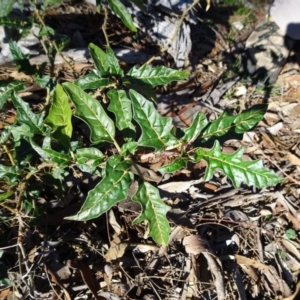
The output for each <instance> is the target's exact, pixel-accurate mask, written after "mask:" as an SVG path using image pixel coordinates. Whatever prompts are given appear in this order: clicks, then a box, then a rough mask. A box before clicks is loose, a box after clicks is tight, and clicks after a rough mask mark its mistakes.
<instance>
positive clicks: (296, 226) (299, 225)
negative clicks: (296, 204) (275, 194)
mask: <svg viewBox="0 0 300 300" xmlns="http://www.w3.org/2000/svg"><path fill="white" fill-rule="evenodd" d="M285 216H286V218H287V219H288V220H289V221H290V222H292V224H293V228H294V229H295V230H296V231H298V230H299V229H300V222H299V219H298V218H295V217H294V216H293V215H292V214H291V213H289V212H287V213H286V214H285Z"/></svg>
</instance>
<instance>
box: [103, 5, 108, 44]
mask: <svg viewBox="0 0 300 300" xmlns="http://www.w3.org/2000/svg"><path fill="white" fill-rule="evenodd" d="M102 9H103V11H104V20H103V25H102V32H103V34H104V38H105V41H106V46H107V47H109V39H108V36H107V33H106V25H107V18H108V15H107V9H106V7H104V6H102Z"/></svg>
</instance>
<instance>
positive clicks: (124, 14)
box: [108, 0, 136, 32]
mask: <svg viewBox="0 0 300 300" xmlns="http://www.w3.org/2000/svg"><path fill="white" fill-rule="evenodd" d="M108 4H109V6H110V7H111V9H112V10H113V12H114V13H116V14H117V15H118V16H119V17H120V19H121V20H122V22H123V23H124V25H125V26H126V27H127V28H128V29H129V30H131V31H133V32H136V27H135V26H134V24H133V21H132V18H131V15H130V13H129V12H128V10H127V8H126V7H125V5H124V4H123V3H122V2H121V1H120V0H108Z"/></svg>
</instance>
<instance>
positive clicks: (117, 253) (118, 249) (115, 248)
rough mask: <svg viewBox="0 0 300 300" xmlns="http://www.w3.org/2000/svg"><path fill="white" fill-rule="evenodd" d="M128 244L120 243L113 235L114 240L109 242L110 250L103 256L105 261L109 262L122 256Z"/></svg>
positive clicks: (116, 236) (117, 237)
mask: <svg viewBox="0 0 300 300" xmlns="http://www.w3.org/2000/svg"><path fill="white" fill-rule="evenodd" d="M127 246H128V243H122V241H121V239H120V238H119V236H118V235H115V237H114V239H113V240H112V241H111V242H110V248H109V249H108V251H107V253H106V254H105V256H104V257H105V260H106V261H107V262H110V261H112V260H115V259H117V258H120V257H122V256H123V255H124V253H125V250H126V248H127Z"/></svg>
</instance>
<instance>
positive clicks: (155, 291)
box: [132, 252, 162, 300]
mask: <svg viewBox="0 0 300 300" xmlns="http://www.w3.org/2000/svg"><path fill="white" fill-rule="evenodd" d="M132 254H133V258H134V260H135V262H136V264H137V265H138V267H139V268H140V269H141V271H142V272H143V273H144V274H145V275H146V277H147V278H148V280H149V283H150V285H151V287H152V289H153V291H154V293H155V294H156V296H157V297H158V299H159V300H162V299H161V298H160V296H159V294H158V292H157V290H156V289H155V287H154V285H153V283H152V280H151V279H150V278H149V277H148V276H147V274H146V272H145V271H144V270H143V268H142V267H141V265H140V262H139V261H138V260H137V258H136V257H135V255H134V252H132Z"/></svg>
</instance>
